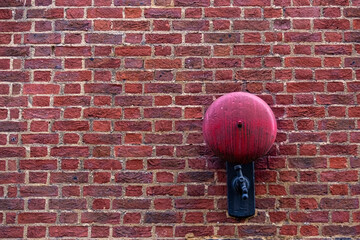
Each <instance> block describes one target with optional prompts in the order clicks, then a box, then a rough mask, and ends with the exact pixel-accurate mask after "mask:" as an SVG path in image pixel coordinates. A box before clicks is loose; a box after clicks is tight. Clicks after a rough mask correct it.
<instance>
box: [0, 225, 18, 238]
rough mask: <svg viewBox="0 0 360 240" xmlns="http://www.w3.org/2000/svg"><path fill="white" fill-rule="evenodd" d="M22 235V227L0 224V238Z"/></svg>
mask: <svg viewBox="0 0 360 240" xmlns="http://www.w3.org/2000/svg"><path fill="white" fill-rule="evenodd" d="M23 236H24V227H15V226H0V237H1V238H22V237H23Z"/></svg>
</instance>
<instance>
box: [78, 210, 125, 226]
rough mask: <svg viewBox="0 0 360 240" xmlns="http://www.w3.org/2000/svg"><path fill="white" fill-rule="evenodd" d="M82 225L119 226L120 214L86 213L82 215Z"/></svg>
mask: <svg viewBox="0 0 360 240" xmlns="http://www.w3.org/2000/svg"><path fill="white" fill-rule="evenodd" d="M81 222H82V223H99V224H119V223H120V213H112V212H106V213H101V212H100V213H97V212H85V213H82V214H81Z"/></svg>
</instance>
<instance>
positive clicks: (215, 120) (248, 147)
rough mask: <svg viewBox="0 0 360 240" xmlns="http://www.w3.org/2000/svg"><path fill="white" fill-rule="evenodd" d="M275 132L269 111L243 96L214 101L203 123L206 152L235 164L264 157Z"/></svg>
mask: <svg viewBox="0 0 360 240" xmlns="http://www.w3.org/2000/svg"><path fill="white" fill-rule="evenodd" d="M276 129H277V126H276V120H275V116H274V114H273V112H272V110H271V109H270V107H269V106H268V105H267V104H266V103H265V102H264V101H263V100H262V99H261V98H259V97H257V96H255V95H253V94H250V93H246V92H234V93H229V94H226V95H224V96H222V97H220V98H218V99H217V100H216V101H214V102H213V103H212V104H211V106H210V107H209V109H208V110H207V111H206V114H205V118H204V122H203V133H204V138H205V142H206V143H207V144H208V146H209V148H210V149H211V150H212V151H213V152H214V153H215V154H216V155H218V156H219V157H220V158H222V159H224V160H226V161H229V162H232V163H237V164H245V163H250V162H252V161H255V160H256V159H258V158H259V157H262V156H263V155H264V154H266V153H267V152H268V151H269V150H270V148H271V146H272V144H273V143H274V141H275V137H276Z"/></svg>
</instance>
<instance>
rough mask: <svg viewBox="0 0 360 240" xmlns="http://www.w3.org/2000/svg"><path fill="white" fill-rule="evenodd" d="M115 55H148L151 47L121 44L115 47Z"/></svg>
mask: <svg viewBox="0 0 360 240" xmlns="http://www.w3.org/2000/svg"><path fill="white" fill-rule="evenodd" d="M115 54H116V55H117V56H150V55H151V47H149V46H144V47H142V46H138V47H137V46H122V47H117V48H115Z"/></svg>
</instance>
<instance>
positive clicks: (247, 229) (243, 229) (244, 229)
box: [238, 225, 276, 236]
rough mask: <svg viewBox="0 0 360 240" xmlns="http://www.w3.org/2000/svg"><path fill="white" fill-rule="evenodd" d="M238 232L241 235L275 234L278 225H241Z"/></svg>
mask: <svg viewBox="0 0 360 240" xmlns="http://www.w3.org/2000/svg"><path fill="white" fill-rule="evenodd" d="M238 232H239V236H273V235H274V234H275V232H276V227H275V226H266V225H258V226H257V227H256V228H254V227H252V226H240V227H239V228H238Z"/></svg>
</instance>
